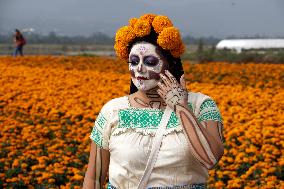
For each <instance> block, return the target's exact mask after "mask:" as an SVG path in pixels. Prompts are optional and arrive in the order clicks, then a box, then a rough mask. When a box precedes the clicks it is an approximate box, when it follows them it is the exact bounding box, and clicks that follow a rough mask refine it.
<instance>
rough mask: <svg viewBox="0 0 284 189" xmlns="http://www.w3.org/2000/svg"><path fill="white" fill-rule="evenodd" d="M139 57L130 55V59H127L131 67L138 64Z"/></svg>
mask: <svg viewBox="0 0 284 189" xmlns="http://www.w3.org/2000/svg"><path fill="white" fill-rule="evenodd" d="M139 61H140V59H139V57H138V56H136V55H131V56H130V58H129V62H128V63H130V64H131V65H133V66H135V65H138V64H139Z"/></svg>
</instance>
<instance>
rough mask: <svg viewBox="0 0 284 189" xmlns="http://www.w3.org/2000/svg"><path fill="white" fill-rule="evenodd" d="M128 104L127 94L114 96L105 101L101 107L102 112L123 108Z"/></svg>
mask: <svg viewBox="0 0 284 189" xmlns="http://www.w3.org/2000/svg"><path fill="white" fill-rule="evenodd" d="M127 106H128V99H127V96H121V97H116V98H113V99H110V100H109V101H107V102H106V103H105V104H104V105H103V107H102V110H101V111H103V112H106V111H107V112H111V111H114V110H117V109H121V108H125V107H127Z"/></svg>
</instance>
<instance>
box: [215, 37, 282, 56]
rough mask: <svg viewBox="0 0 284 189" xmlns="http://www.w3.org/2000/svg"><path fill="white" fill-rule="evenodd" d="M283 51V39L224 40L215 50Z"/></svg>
mask: <svg viewBox="0 0 284 189" xmlns="http://www.w3.org/2000/svg"><path fill="white" fill-rule="evenodd" d="M279 48H283V49H284V39H224V40H222V41H220V42H219V43H218V44H217V45H216V49H231V50H236V51H237V52H238V53H240V52H241V51H242V50H244V49H245V50H249V49H279Z"/></svg>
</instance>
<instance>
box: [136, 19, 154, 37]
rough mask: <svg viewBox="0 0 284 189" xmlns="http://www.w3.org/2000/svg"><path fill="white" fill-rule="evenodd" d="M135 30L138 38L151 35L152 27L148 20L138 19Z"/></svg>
mask: <svg viewBox="0 0 284 189" xmlns="http://www.w3.org/2000/svg"><path fill="white" fill-rule="evenodd" d="M133 29H134V33H135V34H136V36H137V37H143V36H146V35H149V34H150V32H151V25H150V23H149V22H148V21H147V20H141V19H138V20H137V22H136V23H135V26H134V28H133Z"/></svg>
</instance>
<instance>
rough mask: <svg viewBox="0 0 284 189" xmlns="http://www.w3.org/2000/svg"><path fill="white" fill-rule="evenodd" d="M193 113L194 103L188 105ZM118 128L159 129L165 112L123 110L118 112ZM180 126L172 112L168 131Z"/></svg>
mask: <svg viewBox="0 0 284 189" xmlns="http://www.w3.org/2000/svg"><path fill="white" fill-rule="evenodd" d="M188 105H189V108H190V109H191V110H192V111H193V105H192V103H190V102H189V103H188ZM118 117H119V125H118V128H145V129H157V128H158V126H159V124H160V122H161V119H162V117H163V111H162V110H159V109H150V108H149V109H148V108H133V107H130V108H128V109H123V110H120V111H119V112H118ZM177 126H179V121H178V117H177V116H176V114H175V113H174V112H172V114H171V116H170V119H169V122H168V124H167V127H166V128H167V129H170V128H174V127H177Z"/></svg>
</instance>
